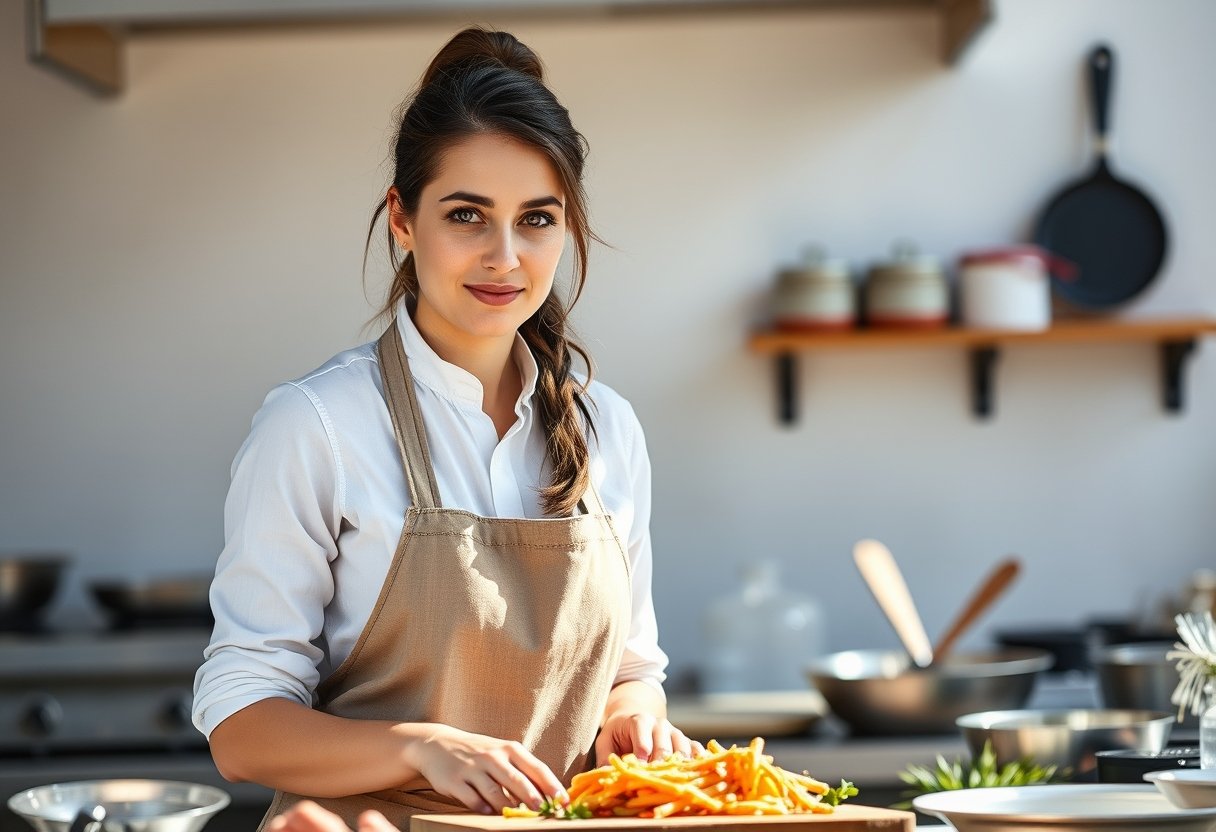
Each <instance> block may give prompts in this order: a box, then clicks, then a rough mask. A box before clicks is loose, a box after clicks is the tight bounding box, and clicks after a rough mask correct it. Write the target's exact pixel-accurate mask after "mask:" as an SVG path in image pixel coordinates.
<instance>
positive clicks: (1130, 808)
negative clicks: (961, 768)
mask: <svg viewBox="0 0 1216 832" xmlns="http://www.w3.org/2000/svg"><path fill="white" fill-rule="evenodd" d="M912 805H913V806H915V807H916V809H917V811H919V812H924V813H926V814H929V815H934V816H936V817H939V818H941V819H942V820H944V821H946V822H948V823H949V824H950V825H951V826H953V827H954V828H955V829H956V830H958V832H1021V830H1025V829H1037V830H1039V832H1066V830H1074V829H1075V830H1077V832H1090V831H1091V830H1101V832H1148V830H1154V831H1155V830H1162V832H1165V830H1169V832H1211V830H1212V828H1213V826H1214V825H1216V810H1213V809H1179V808H1178V807H1176V806H1174V805H1173V804H1171V803H1170V802H1169V801H1168V800H1166V799H1165V798H1164V797H1162V796H1161V795H1159V794H1156V793H1154V792H1153V790H1152V789H1150V788H1149V787H1148V786H1138V785H1137V786H1130V785H1117V784H1116V785H1111V784H1099V783H1071V784H1064V785H1056V786H1004V787H1001V788H995V789H960V790H958V791H952V792H937V793H936V794H924V795H921V796H919V797H917V798H915V799H914V800H913V801H912Z"/></svg>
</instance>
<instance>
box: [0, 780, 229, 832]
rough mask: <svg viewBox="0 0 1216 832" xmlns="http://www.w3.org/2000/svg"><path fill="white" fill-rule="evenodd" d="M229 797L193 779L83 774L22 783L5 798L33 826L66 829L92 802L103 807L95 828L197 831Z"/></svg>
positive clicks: (104, 831)
mask: <svg viewBox="0 0 1216 832" xmlns="http://www.w3.org/2000/svg"><path fill="white" fill-rule="evenodd" d="M229 800H230V798H229V797H228V795H227V794H226V793H225V792H224V791H223V790H221V789H217V788H215V787H214V786H203V785H200V784H198V783H179V782H176V781H172V780H83V781H78V782H74V783H55V784H52V785H49V786H36V787H35V788H32V789H26V790H25V791H23V792H18V793H17V794H15V795H13V796H12V797H11V798H9V801H8V808H9V809H10V810H12V811H13V812H14V813H16V814H18V815H20V816H21V817H23V818H25V819H26V820H27V821H29V824H30V825H31V826H33V827H34V829H36V830H38V832H68V830H69V829H70V828H71V826H72V821H74V820H75V819H76V816H77V815H78V814H80V813H81V812H89V811H91V810H92V809H93V807H95V806H103V807H105V810H106V816H105V820H103V821H101V823H100V832H198V830H200V829H202V828H203V826H204V825H205V824H206V823H207V821H209V820H210V819H211V816H212V815H214V814H215V813H216V812H218V811H220V810H221V809H223V808H224V807H225V806H227V805H228V802H229ZM90 826H92V827H94V828H95V827H96V824H90Z"/></svg>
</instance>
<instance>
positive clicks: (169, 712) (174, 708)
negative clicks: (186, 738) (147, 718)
mask: <svg viewBox="0 0 1216 832" xmlns="http://www.w3.org/2000/svg"><path fill="white" fill-rule="evenodd" d="M192 706H193V700H192V699H191V696H190V694H188V693H181V694H177V695H176V696H172V697H170V698H169V700H168V701H167V702H165V706H164V707H163V708H161V712H160V721H161V724H163V725H164V726H165V727H166V728H168V729H170V730H171V731H184V730H186V729H187V728H193V727H194V718H193V717H194V714H193V707H192Z"/></svg>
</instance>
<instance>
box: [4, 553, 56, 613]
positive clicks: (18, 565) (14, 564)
mask: <svg viewBox="0 0 1216 832" xmlns="http://www.w3.org/2000/svg"><path fill="white" fill-rule="evenodd" d="M67 564H68V559H67V557H66V556H64V555H59V554H49V553H28V554H20V555H10V556H6V557H3V558H0V630H11V629H21V630H32V629H37V628H38V626H39V623H40V618H41V615H42V611H43V609H44V608H45V607H46V606H47V605H48V604H49V603H50V602H51V599H52V598H54V597H55V590H56V589H58V587H59V580H60V578H61V577H62V575H63V570H64V568H65V567H66V566H67Z"/></svg>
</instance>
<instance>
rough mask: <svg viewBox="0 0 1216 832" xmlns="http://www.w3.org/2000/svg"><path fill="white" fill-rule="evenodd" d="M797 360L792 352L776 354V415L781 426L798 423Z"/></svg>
mask: <svg viewBox="0 0 1216 832" xmlns="http://www.w3.org/2000/svg"><path fill="white" fill-rule="evenodd" d="M797 377H798V359H797V358H796V357H794V354H793V353H792V352H783V353H778V354H777V413H778V418H780V419H781V424H783V425H786V426H789V425H792V424H794V423H795V422H797V421H798V406H797V399H796V396H797V395H798V389H797V387H798V383H797Z"/></svg>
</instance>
